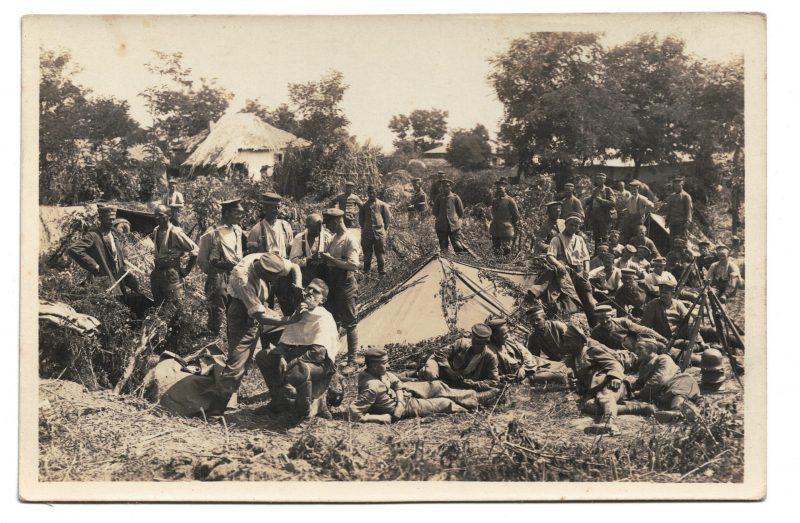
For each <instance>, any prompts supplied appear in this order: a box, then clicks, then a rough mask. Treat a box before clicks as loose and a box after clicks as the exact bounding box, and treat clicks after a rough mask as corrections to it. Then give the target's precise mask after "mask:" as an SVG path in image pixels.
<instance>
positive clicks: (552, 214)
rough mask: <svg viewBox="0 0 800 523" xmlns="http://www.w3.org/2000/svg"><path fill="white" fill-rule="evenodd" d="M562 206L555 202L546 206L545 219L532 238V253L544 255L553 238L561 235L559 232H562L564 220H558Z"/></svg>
mask: <svg viewBox="0 0 800 523" xmlns="http://www.w3.org/2000/svg"><path fill="white" fill-rule="evenodd" d="M562 205H563V204H562V203H561V202H556V201H552V202H548V203H547V204H546V207H547V219H546V220H545V221H544V223H542V225H541V226H539V229H538V230H537V231H536V236H535V237H534V241H535V245H534V251H535V252H536V253H541V252H544V253H546V252H547V249H548V248H549V247H550V242H551V241H552V240H553V238H555V237H556V236H558V235H559V234H561V231H563V230H564V220H561V219H560V218H559V216H560V215H561V209H562Z"/></svg>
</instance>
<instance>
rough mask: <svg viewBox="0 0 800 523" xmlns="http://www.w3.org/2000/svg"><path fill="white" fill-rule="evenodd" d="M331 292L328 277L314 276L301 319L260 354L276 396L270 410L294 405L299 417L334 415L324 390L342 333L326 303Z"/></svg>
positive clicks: (259, 361) (258, 360)
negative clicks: (322, 278) (274, 344)
mask: <svg viewBox="0 0 800 523" xmlns="http://www.w3.org/2000/svg"><path fill="white" fill-rule="evenodd" d="M328 292H329V291H328V286H327V284H326V283H325V282H324V281H322V280H320V279H313V280H311V282H310V283H309V284H308V286H307V287H306V288H305V289H303V301H302V302H301V303H300V306H299V310H298V313H297V314H300V320H299V321H298V322H296V323H293V324H291V325H288V326H287V327H286V328H285V329H284V331H283V334H282V335H281V337H280V341H278V344H277V346H276V347H275V349H273V350H272V351H269V352H267V351H266V350H261V351H260V352H259V353H258V354H257V355H256V358H255V361H256V365H257V366H258V368H259V370H260V371H261V374H262V375H263V376H264V381H265V382H266V384H267V387H268V388H269V393H270V395H271V397H272V400H271V402H270V405H269V408H270V410H273V411H280V410H289V409H292V410H293V413H294V414H295V416H296V417H297V418H298V419H302V418H306V417H313V416H315V415H316V414H319V415H321V416H323V417H328V418H329V417H330V413H329V412H328V409H327V404H326V403H325V397H324V393H325V392H326V390H327V389H328V385H329V383H330V380H331V377H332V376H333V374H334V372H335V370H336V367H335V366H334V361H336V353H337V352H338V351H339V333H338V330H337V328H336V322H335V321H334V319H333V316H332V315H331V313H330V312H328V310H327V309H325V308H324V307H322V304H323V303H324V302H325V300H326V299H327V298H328Z"/></svg>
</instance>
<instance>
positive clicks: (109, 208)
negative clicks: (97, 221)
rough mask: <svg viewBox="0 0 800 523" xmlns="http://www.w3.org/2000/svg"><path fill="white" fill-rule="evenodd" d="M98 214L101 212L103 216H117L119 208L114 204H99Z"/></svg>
mask: <svg viewBox="0 0 800 523" xmlns="http://www.w3.org/2000/svg"><path fill="white" fill-rule="evenodd" d="M97 214H99V215H101V216H105V215H113V216H116V215H117V208H116V207H114V206H113V205H103V206H102V207H100V206H98V207H97Z"/></svg>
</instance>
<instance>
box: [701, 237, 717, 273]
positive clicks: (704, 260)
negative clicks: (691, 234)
mask: <svg viewBox="0 0 800 523" xmlns="http://www.w3.org/2000/svg"><path fill="white" fill-rule="evenodd" d="M697 247H698V248H699V249H700V254H698V255H697V267H698V268H699V269H700V270H701V271H708V269H709V267H711V264H712V263H714V262H715V261H717V256H716V255H715V254H714V253H712V252H711V249H710V247H711V243H710V242H708V241H707V240H702V241H699V242H697Z"/></svg>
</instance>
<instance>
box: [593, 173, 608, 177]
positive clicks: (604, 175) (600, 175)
mask: <svg viewBox="0 0 800 523" xmlns="http://www.w3.org/2000/svg"><path fill="white" fill-rule="evenodd" d="M594 177H595V178H608V175H607V174H606V173H597V174H595V175H594Z"/></svg>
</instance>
